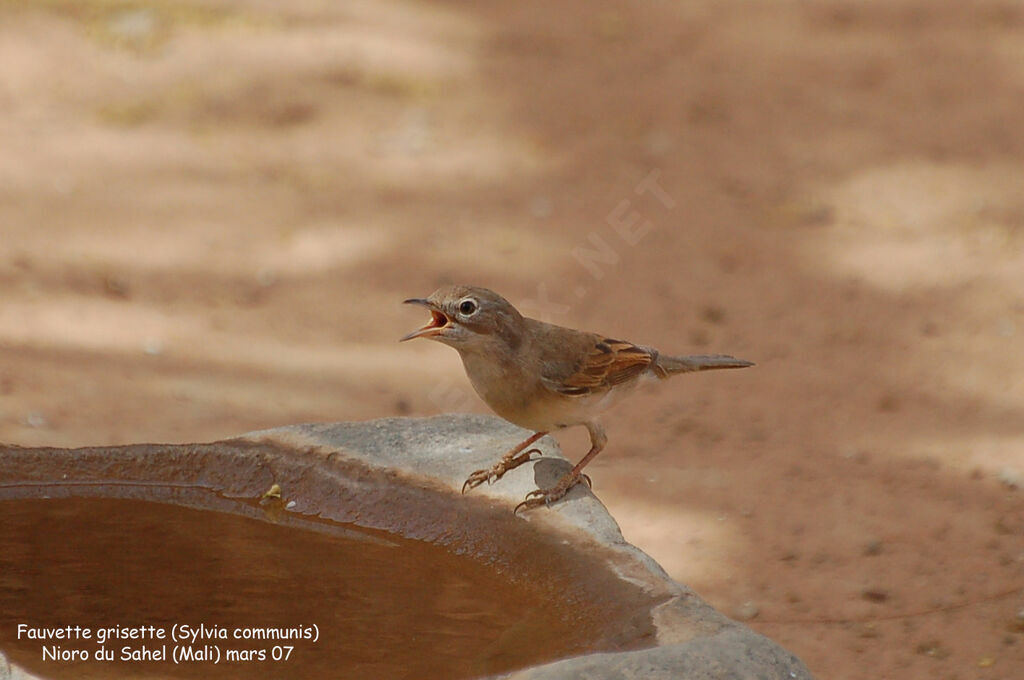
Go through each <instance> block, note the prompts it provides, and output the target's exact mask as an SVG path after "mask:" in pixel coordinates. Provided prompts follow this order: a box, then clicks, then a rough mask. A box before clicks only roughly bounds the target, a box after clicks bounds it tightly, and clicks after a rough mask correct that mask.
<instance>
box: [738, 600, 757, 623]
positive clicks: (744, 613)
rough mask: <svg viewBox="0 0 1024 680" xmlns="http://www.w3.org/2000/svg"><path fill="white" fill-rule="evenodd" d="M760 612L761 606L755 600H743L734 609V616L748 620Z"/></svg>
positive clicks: (741, 619)
mask: <svg viewBox="0 0 1024 680" xmlns="http://www.w3.org/2000/svg"><path fill="white" fill-rule="evenodd" d="M760 613H761V608H760V607H758V606H757V603H755V602H750V601H747V602H744V603H743V604H741V605H740V606H739V608H738V609H737V610H736V618H738V619H739V620H740V621H749V620H751V619H753V618H754V617H756V616H757V615H758V614H760Z"/></svg>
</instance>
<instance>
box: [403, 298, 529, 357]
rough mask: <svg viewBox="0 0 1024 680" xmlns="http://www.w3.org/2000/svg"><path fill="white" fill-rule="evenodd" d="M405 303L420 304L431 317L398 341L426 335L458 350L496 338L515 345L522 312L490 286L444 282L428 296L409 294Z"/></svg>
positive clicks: (480, 344) (470, 348) (486, 342)
mask: <svg viewBox="0 0 1024 680" xmlns="http://www.w3.org/2000/svg"><path fill="white" fill-rule="evenodd" d="M405 304H411V305H422V306H424V307H426V308H427V309H428V310H429V311H430V321H429V322H428V323H427V324H426V325H425V326H423V327H422V328H419V329H417V330H415V331H413V332H412V333H409V334H408V335H406V336H405V337H404V338H402V339H401V341H400V342H404V341H406V340H412V339H413V338H428V339H430V340H437V341H438V342H443V343H444V344H446V345H450V346H452V347H454V348H455V349H457V350H459V351H460V352H462V351H464V350H472V349H473V348H476V347H481V348H482V347H486V346H487V345H489V344H490V343H491V342H493V341H495V340H502V341H505V342H506V343H508V344H510V345H512V346H518V344H519V338H520V334H521V333H520V331H521V326H522V322H523V317H522V315H520V314H519V312H518V311H517V310H516V308H515V307H513V306H512V305H511V304H509V302H508V300H506V299H505V298H503V297H501V296H500V295H498V294H497V293H495V292H494V291H492V290H488V289H486V288H479V287H476V286H464V285H459V286H445V287H444V288H439V289H437V290H436V291H434V292H433V293H431V294H430V295H429V296H428V297H425V298H410V299H408V300H406V301H405Z"/></svg>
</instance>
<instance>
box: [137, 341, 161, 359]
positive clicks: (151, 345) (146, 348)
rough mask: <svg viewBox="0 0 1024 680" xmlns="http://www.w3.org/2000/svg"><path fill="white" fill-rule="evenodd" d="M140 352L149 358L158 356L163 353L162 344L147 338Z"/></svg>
mask: <svg viewBox="0 0 1024 680" xmlns="http://www.w3.org/2000/svg"><path fill="white" fill-rule="evenodd" d="M142 351H143V352H145V353H146V354H148V355H150V356H154V357H155V356H159V355H160V354H163V353H164V343H162V342H161V341H160V340H158V339H156V338H148V339H147V340H146V342H145V343H143V345H142Z"/></svg>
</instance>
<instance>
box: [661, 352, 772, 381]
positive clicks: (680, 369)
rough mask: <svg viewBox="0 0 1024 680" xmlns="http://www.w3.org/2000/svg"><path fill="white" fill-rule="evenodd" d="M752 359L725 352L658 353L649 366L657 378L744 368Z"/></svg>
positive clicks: (751, 363)
mask: <svg viewBox="0 0 1024 680" xmlns="http://www.w3.org/2000/svg"><path fill="white" fill-rule="evenodd" d="M753 365H754V362H753V361H747V360H745V359H737V358H736V357H731V356H727V355H725V354H713V355H697V356H689V357H670V356H664V355H658V358H657V359H656V360H655V361H654V365H653V366H651V368H652V369H654V372H655V374H656V375H657V376H658V377H659V378H667V377H669V376H670V375H675V374H676V373H693V372H695V371H713V370H716V369H719V368H746V367H747V366H753Z"/></svg>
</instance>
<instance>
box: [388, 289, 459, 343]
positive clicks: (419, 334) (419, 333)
mask: <svg viewBox="0 0 1024 680" xmlns="http://www.w3.org/2000/svg"><path fill="white" fill-rule="evenodd" d="M402 304H406V305H423V306H424V307H426V308H427V309H429V310H430V322H429V323H428V324H427V325H426V326H424V327H423V328H420V329H418V330H415V331H413V332H412V333H409V335H406V336H405V337H404V338H402V339H401V340H399V342H405V341H406V340H412V339H413V338H429V337H431V336H433V335H438V334H439V333H440V332H441V331H443V330H444V329H445V328H448V326H449V325H450V324H451V319H449V318H448V317H447V316H446V315H445V314H444V313H443V312H441V311H439V310H438V309H437V308H436V307H435V306H434V304H433V303H432V302H430V301H429V300H425V299H423V298H410V299H408V300H405V301H404V302H403V303H402Z"/></svg>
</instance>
